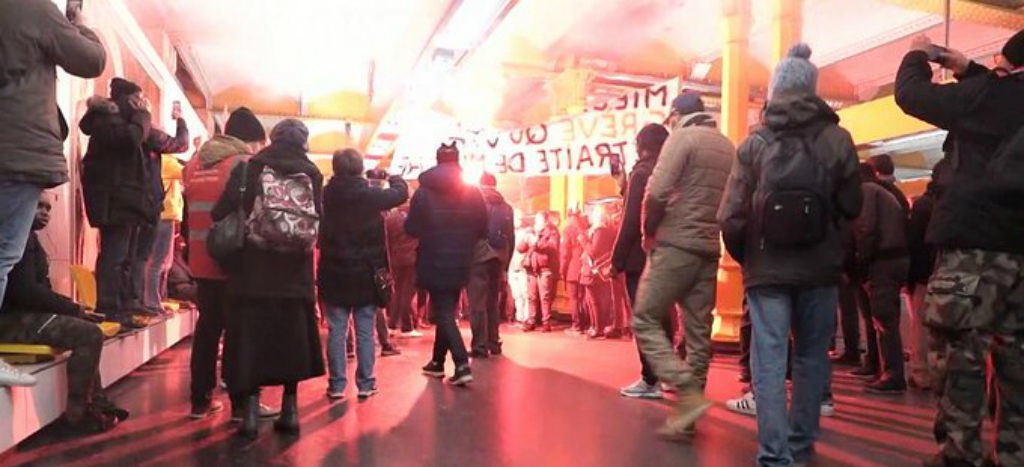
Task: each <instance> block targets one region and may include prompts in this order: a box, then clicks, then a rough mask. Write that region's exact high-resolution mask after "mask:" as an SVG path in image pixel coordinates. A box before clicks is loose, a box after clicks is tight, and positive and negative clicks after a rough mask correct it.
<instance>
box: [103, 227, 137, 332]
mask: <svg viewBox="0 0 1024 467" xmlns="http://www.w3.org/2000/svg"><path fill="white" fill-rule="evenodd" d="M138 236H139V228H138V227H137V226H125V225H112V226H106V227H100V251H99V255H98V256H97V257H96V310H97V311H99V312H101V313H117V312H120V311H125V310H127V309H128V307H129V306H131V299H132V297H133V296H134V294H135V288H134V285H133V284H134V282H135V281H133V280H132V270H133V266H134V262H135V252H136V250H137V243H138ZM139 282H141V278H139Z"/></svg>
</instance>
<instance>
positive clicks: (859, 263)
mask: <svg viewBox="0 0 1024 467" xmlns="http://www.w3.org/2000/svg"><path fill="white" fill-rule="evenodd" d="M860 175H861V188H862V191H863V199H864V203H863V206H862V208H861V212H860V216H859V217H857V219H856V220H855V221H854V223H853V225H854V229H853V230H854V241H855V243H856V252H857V253H856V268H857V271H858V277H860V278H861V280H862V283H861V285H860V286H861V287H862V288H864V294H863V296H864V297H866V298H867V301H866V302H864V303H861V304H860V309H861V312H862V314H863V316H864V325H865V327H867V328H869V330H870V328H874V332H869V333H868V352H867V357H866V359H865V362H864V364H863V366H862V368H860V369H858V370H854V372H853V374H855V375H856V376H866V377H869V378H870V377H875V378H877V379H875V380H874V381H872V382H870V383H869V384H868V385H867V387H866V388H865V389H866V390H867V391H868V392H873V393H879V394H900V393H903V392H904V391H906V389H907V386H906V378H905V376H904V370H903V341H902V339H901V337H900V288H901V287H902V286H903V283H904V282H906V278H907V272H908V270H909V268H910V259H909V257H908V251H907V232H906V216H905V215H904V211H903V207H902V206H900V204H899V201H898V200H897V199H896V197H895V196H893V195H892V193H890V192H889V191H888V190H886V189H885V188H883V187H882V186H881V184H879V183H878V179H877V178H876V174H875V171H874V168H872V166H871V165H870V164H867V163H862V164H861V165H860ZM876 336H877V337H876ZM879 357H881V358H879ZM872 370H873V371H874V373H872Z"/></svg>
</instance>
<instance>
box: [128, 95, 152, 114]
mask: <svg viewBox="0 0 1024 467" xmlns="http://www.w3.org/2000/svg"><path fill="white" fill-rule="evenodd" d="M128 104H129V105H131V106H132V108H133V109H135V110H141V111H145V112H147V113H148V112H149V99H146V98H145V97H144V96H143V95H141V94H135V95H132V96H131V97H129V98H128Z"/></svg>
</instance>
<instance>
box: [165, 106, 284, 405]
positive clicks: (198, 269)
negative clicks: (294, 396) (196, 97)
mask: <svg viewBox="0 0 1024 467" xmlns="http://www.w3.org/2000/svg"><path fill="white" fill-rule="evenodd" d="M266 140H267V133H266V131H265V130H264V129H263V124H262V123H260V121H259V119H257V118H256V115H255V114H253V113H252V111H251V110H249V109H248V108H245V107H240V108H238V109H236V110H235V111H233V112H231V115H230V117H229V118H228V120H227V123H226V124H225V126H224V134H222V135H216V136H214V137H213V138H212V139H210V140H209V141H207V142H206V144H203V146H202V147H200V148H199V151H198V152H197V153H196V155H195V157H193V158H192V160H190V161H189V163H188V164H187V165H186V166H185V169H184V171H183V173H182V179H183V183H184V196H185V200H186V201H187V203H186V204H187V205H188V209H187V213H188V227H189V229H188V230H189V257H188V265H189V268H190V269H191V270H192V274H194V275H195V277H196V279H197V293H196V295H197V297H196V306H197V308H198V309H199V319H198V320H197V321H196V328H195V331H194V332H193V333H192V359H191V362H190V368H189V369H190V371H189V373H190V375H191V378H192V384H191V402H192V410H191V412H190V415H189V416H190V417H191V418H194V419H198V418H203V417H205V416H207V415H211V414H215V413H218V412H220V411H221V410H224V404H222V403H221V402H219V401H216V400H213V398H212V394H213V389H214V388H215V387H216V384H217V356H218V354H219V353H220V340H221V335H222V334H224V331H225V329H226V326H227V322H228V314H229V310H230V309H231V308H232V305H231V298H230V297H229V294H228V276H227V274H226V273H225V272H224V271H223V270H222V268H221V267H220V265H219V264H218V263H217V262H216V261H215V260H214V259H213V258H212V257H211V256H210V254H209V252H208V251H207V249H206V237H207V236H208V235H209V233H210V228H211V227H212V225H213V218H212V217H211V211H212V210H213V206H214V204H216V203H217V200H218V199H220V197H221V193H224V186H225V185H226V184H227V182H228V178H229V177H230V175H231V171H232V170H234V169H235V168H236V167H237V166H238V165H239V164H241V163H243V162H244V161H246V160H247V159H248V158H249V156H250V155H251V154H255V153H257V152H259V151H260V150H261V149H263V147H264V146H266ZM228 357H229V355H228V354H225V355H224V358H225V359H226V358H228ZM225 361H226V360H225ZM228 366H230V365H227V364H224V365H223V367H224V368H227V367H228ZM228 390H229V394H230V396H231V420H232V421H235V422H240V421H241V420H242V414H243V412H244V408H245V407H244V406H245V397H246V395H244V394H241V393H239V392H237V391H233V390H232V388H228ZM278 414H279V411H277V410H275V409H270V408H269V407H265V406H261V408H260V415H261V416H262V417H265V418H270V417H276V416H277V415H278Z"/></svg>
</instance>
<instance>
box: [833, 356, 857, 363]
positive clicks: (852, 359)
mask: <svg viewBox="0 0 1024 467" xmlns="http://www.w3.org/2000/svg"><path fill="white" fill-rule="evenodd" d="M831 359H832V363H834V364H836V365H860V355H856V354H842V355H836V356H834V357H831Z"/></svg>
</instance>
